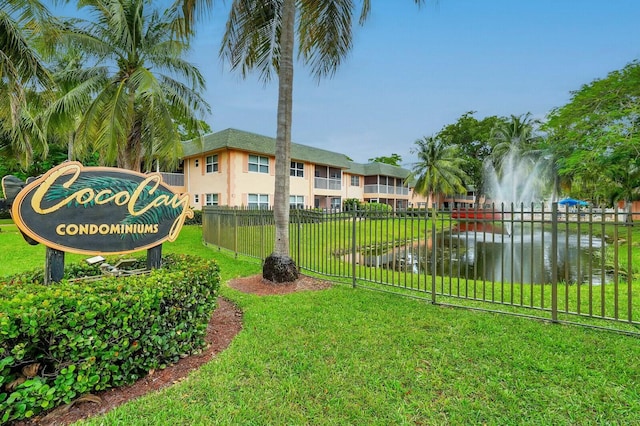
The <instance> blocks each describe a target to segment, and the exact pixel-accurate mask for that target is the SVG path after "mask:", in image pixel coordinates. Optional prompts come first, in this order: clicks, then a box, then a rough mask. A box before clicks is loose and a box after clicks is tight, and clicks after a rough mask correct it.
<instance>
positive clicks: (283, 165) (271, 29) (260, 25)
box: [185, 0, 422, 282]
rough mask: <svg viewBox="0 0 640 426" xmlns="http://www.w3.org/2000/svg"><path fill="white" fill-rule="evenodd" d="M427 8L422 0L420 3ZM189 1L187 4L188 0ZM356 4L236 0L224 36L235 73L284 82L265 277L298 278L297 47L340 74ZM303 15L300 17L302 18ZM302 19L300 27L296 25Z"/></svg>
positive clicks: (319, 71)
mask: <svg viewBox="0 0 640 426" xmlns="http://www.w3.org/2000/svg"><path fill="white" fill-rule="evenodd" d="M414 2H415V3H416V4H421V3H422V0H414ZM185 3H186V0H185ZM353 8H354V4H353V1H351V0H335V1H311V0H298V1H296V0H279V1H260V0H234V2H233V4H232V5H231V12H230V15H229V20H228V23H227V29H226V32H225V35H224V38H223V46H222V49H221V53H222V55H223V57H225V58H226V59H228V61H229V63H230V64H231V67H232V69H239V70H240V71H241V73H242V75H243V76H245V75H246V74H247V73H249V72H250V71H253V70H257V71H258V73H259V74H260V77H261V78H262V79H263V80H264V81H265V82H266V81H269V80H270V79H271V78H272V76H274V75H277V78H278V114H277V116H278V117H277V133H276V172H275V175H276V176H275V181H276V184H275V190H274V198H275V199H274V216H275V225H276V239H275V247H274V252H273V254H272V255H271V256H269V258H267V259H266V260H265V267H264V268H263V276H265V278H268V279H270V280H272V281H277V282H285V281H291V280H292V279H295V278H296V277H297V271H296V270H295V264H294V263H293V261H292V260H291V258H290V257H289V192H290V191H289V167H290V158H291V153H290V151H291V117H292V108H293V70H294V45H295V38H296V35H297V41H298V57H299V58H300V59H301V60H302V62H303V64H305V65H308V66H309V67H310V68H311V73H312V74H313V75H314V76H315V77H316V78H317V79H321V78H322V77H325V76H331V75H333V74H334V73H335V71H336V70H337V68H338V66H339V65H340V64H341V62H342V61H343V60H344V58H345V57H346V55H347V53H348V52H349V51H350V50H351V47H352V34H351V27H352V21H353ZM369 10H370V1H369V0H363V2H362V9H361V13H360V23H363V22H364V21H365V19H366V18H367V16H368V14H369ZM296 15H297V19H296ZM296 21H297V26H296ZM274 263H275V264H283V265H285V264H286V265H289V266H291V265H293V267H292V268H291V267H288V268H278V269H279V270H281V271H282V270H285V271H286V272H285V273H283V274H281V275H280V274H273V275H272V274H269V276H266V274H265V271H267V270H270V269H271V265H273V264H274Z"/></svg>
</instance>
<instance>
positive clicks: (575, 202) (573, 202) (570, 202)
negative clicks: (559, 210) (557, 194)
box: [558, 198, 580, 207]
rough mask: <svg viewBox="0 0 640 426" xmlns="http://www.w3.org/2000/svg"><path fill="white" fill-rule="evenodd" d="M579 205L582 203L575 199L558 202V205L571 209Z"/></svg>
mask: <svg viewBox="0 0 640 426" xmlns="http://www.w3.org/2000/svg"><path fill="white" fill-rule="evenodd" d="M579 203H580V201H579V200H574V199H573V198H565V199H564V200H560V201H558V204H560V205H561V206H569V207H573V206H576V205H578V204H579Z"/></svg>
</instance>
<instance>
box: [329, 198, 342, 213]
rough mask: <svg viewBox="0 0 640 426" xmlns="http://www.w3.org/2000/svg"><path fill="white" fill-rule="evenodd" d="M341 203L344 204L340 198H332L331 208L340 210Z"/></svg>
mask: <svg viewBox="0 0 640 426" xmlns="http://www.w3.org/2000/svg"><path fill="white" fill-rule="evenodd" d="M341 204H342V201H341V200H340V198H332V199H331V209H333V210H339V209H340V205H341Z"/></svg>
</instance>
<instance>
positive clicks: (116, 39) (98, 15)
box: [52, 0, 209, 171]
mask: <svg viewBox="0 0 640 426" xmlns="http://www.w3.org/2000/svg"><path fill="white" fill-rule="evenodd" d="M150 5H151V2H150V1H149V0H85V1H83V2H81V6H82V7H86V8H89V9H91V12H92V15H91V16H92V17H94V19H93V20H91V21H86V20H81V19H79V20H75V21H72V22H70V24H69V28H68V29H67V30H66V31H65V32H64V33H63V35H62V37H61V40H62V42H63V43H64V44H65V45H66V46H68V47H71V46H73V47H75V48H78V49H79V50H80V51H81V52H82V53H84V54H85V55H86V56H87V61H90V62H91V63H95V66H93V67H91V68H89V69H87V68H82V69H80V70H73V69H71V70H68V72H67V75H66V78H67V79H70V80H75V81H81V82H82V83H80V84H79V85H78V86H76V87H75V88H73V89H68V88H67V89H65V90H64V91H62V96H61V98H60V99H59V100H58V102H57V103H56V105H55V108H54V111H55V114H58V115H60V114H65V113H66V114H68V115H69V117H73V116H74V115H75V114H77V112H78V110H79V109H80V107H81V106H82V105H83V102H84V100H86V99H87V95H88V94H91V102H90V103H89V104H88V106H86V107H85V108H82V109H83V110H84V111H83V113H82V117H81V119H80V123H79V125H78V128H77V132H76V137H75V144H76V146H75V147H74V148H77V152H78V153H80V154H81V153H83V152H87V151H89V150H94V151H97V152H100V153H102V159H103V161H104V162H105V163H106V164H114V163H115V164H117V165H118V166H119V167H122V168H127V169H131V170H137V171H140V170H141V169H142V166H143V165H144V167H145V170H150V169H151V167H152V165H153V164H154V162H155V163H161V166H163V167H172V166H174V165H175V164H176V163H177V161H178V160H179V158H180V156H181V154H182V145H181V141H180V135H179V133H178V131H177V126H175V124H174V121H175V119H176V118H180V120H182V121H183V122H186V123H189V125H190V126H194V127H198V125H199V124H198V123H199V120H198V118H199V117H198V116H202V115H204V114H205V113H206V112H209V105H208V104H207V103H206V102H205V101H204V99H203V98H202V97H201V96H200V94H199V93H200V92H202V91H203V90H204V79H203V77H202V75H201V74H200V72H199V71H198V69H197V68H196V67H194V66H193V65H192V64H190V63H189V62H187V61H185V60H184V59H182V57H181V56H182V54H184V53H185V52H186V50H187V49H188V46H189V45H188V39H187V38H178V37H177V36H176V33H175V29H176V27H177V26H179V25H180V22H181V21H182V15H181V13H179V11H178V10H176V9H175V8H170V9H168V10H166V11H165V12H164V13H162V14H161V13H160V12H159V11H158V10H152V11H150V12H147V9H146V7H147V6H150ZM79 75H81V76H82V77H81V78H78V77H79ZM55 114H52V116H54V115H55ZM58 118H59V119H60V117H58ZM68 119H70V118H68ZM60 120H61V119H60Z"/></svg>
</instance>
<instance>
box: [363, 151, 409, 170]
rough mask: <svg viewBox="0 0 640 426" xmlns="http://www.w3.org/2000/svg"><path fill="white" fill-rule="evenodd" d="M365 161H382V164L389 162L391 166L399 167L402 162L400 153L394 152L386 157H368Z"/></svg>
mask: <svg viewBox="0 0 640 426" xmlns="http://www.w3.org/2000/svg"><path fill="white" fill-rule="evenodd" d="M367 161H368V162H370V163H384V164H391V165H392V166H398V167H400V165H401V163H402V156H400V154H395V153H394V154H391V155H390V156H388V157H385V156H381V157H373V158H369V159H368V160H367Z"/></svg>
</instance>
